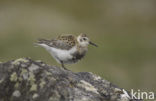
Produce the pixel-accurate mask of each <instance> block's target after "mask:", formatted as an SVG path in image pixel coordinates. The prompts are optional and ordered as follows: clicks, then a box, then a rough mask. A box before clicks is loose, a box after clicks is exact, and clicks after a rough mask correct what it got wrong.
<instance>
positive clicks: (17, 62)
mask: <svg viewBox="0 0 156 101" xmlns="http://www.w3.org/2000/svg"><path fill="white" fill-rule="evenodd" d="M20 62H25V63H26V62H28V60H26V59H24V58H19V59H16V60H14V61H13V62H12V64H14V65H19V64H20Z"/></svg>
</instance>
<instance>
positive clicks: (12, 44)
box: [0, 0, 156, 91]
mask: <svg viewBox="0 0 156 101" xmlns="http://www.w3.org/2000/svg"><path fill="white" fill-rule="evenodd" d="M63 33H64V34H75V35H79V34H80V33H86V34H87V35H88V36H89V37H90V38H91V40H92V41H93V42H95V43H97V44H98V45H99V47H98V48H95V47H91V46H90V47H89V51H88V53H87V56H86V57H85V58H84V59H83V60H82V61H80V62H79V63H77V64H73V65H67V67H68V68H69V69H70V70H73V71H74V72H80V71H83V72H93V73H95V74H97V75H100V76H102V77H103V78H105V79H107V80H109V81H111V82H112V83H114V84H116V85H118V86H120V87H123V88H125V89H127V90H130V89H141V90H146V91H155V90H156V80H155V77H156V0H64V1H63V0H62V1H59V0H49V1H48V0H27V1H24V0H20V1H16V0H12V1H11V0H10V1H9V0H8V1H7V0H0V61H8V60H12V59H16V58H20V57H31V58H32V59H34V60H42V61H44V62H46V63H48V64H50V65H57V66H60V65H59V64H57V63H56V61H55V60H54V59H53V58H52V57H51V56H50V55H49V53H48V52H47V51H46V50H45V49H43V48H40V47H34V45H33V43H34V42H35V41H36V39H38V38H49V39H51V38H54V37H56V36H58V35H60V34H63Z"/></svg>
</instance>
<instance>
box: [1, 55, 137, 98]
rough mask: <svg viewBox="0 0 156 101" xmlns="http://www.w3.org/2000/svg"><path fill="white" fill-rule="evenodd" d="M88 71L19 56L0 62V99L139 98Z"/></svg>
mask: <svg viewBox="0 0 156 101" xmlns="http://www.w3.org/2000/svg"><path fill="white" fill-rule="evenodd" d="M125 92H126V91H125V90H123V89H121V88H119V87H117V86H115V85H113V84H112V83H110V82H109V81H107V80H104V79H102V78H101V77H99V76H97V75H95V74H93V73H88V72H78V73H74V72H72V71H70V70H64V69H63V68H60V67H55V66H49V65H47V64H45V63H43V62H42V61H33V60H31V59H29V58H20V59H17V60H13V61H8V62H6V63H0V101H140V100H132V99H130V95H129V94H128V93H127V94H125Z"/></svg>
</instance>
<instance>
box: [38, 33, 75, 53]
mask: <svg viewBox="0 0 156 101" xmlns="http://www.w3.org/2000/svg"><path fill="white" fill-rule="evenodd" d="M38 43H39V44H46V45H48V46H50V47H54V48H58V49H64V50H69V49H71V48H72V47H73V46H74V45H75V44H76V39H75V37H74V36H72V35H66V36H59V37H58V38H56V39H52V40H45V39H39V40H38Z"/></svg>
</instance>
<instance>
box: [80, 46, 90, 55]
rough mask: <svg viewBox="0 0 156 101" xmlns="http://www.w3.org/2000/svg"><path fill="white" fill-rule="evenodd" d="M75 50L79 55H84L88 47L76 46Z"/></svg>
mask: <svg viewBox="0 0 156 101" xmlns="http://www.w3.org/2000/svg"><path fill="white" fill-rule="evenodd" d="M77 50H78V52H79V53H80V54H84V53H86V52H87V51H88V47H84V46H81V45H77Z"/></svg>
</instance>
